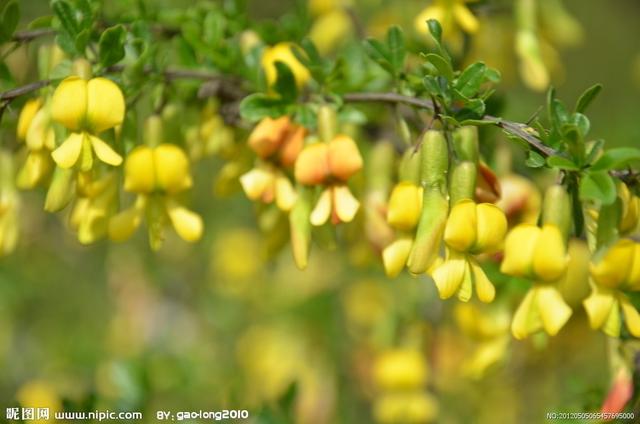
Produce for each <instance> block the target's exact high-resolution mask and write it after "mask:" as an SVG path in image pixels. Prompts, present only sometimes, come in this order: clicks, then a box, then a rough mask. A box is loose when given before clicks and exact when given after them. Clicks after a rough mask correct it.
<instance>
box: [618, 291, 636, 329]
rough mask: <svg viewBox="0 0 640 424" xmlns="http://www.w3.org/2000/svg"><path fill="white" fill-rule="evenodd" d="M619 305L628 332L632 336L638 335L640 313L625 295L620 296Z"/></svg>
mask: <svg viewBox="0 0 640 424" xmlns="http://www.w3.org/2000/svg"><path fill="white" fill-rule="evenodd" d="M620 306H621V307H622V313H623V314H624V321H625V322H626V324H627V328H628V329H629V332H630V333H631V334H632V335H633V337H640V313H638V310H637V309H636V308H635V307H634V306H633V305H632V304H631V302H630V301H629V298H627V297H626V296H621V297H620Z"/></svg>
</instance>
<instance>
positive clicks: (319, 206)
mask: <svg viewBox="0 0 640 424" xmlns="http://www.w3.org/2000/svg"><path fill="white" fill-rule="evenodd" d="M359 208H360V202H359V201H358V199H356V198H355V197H354V196H353V194H352V193H351V190H349V187H348V186H347V185H346V184H332V185H330V186H329V187H327V188H326V189H325V190H324V191H323V192H322V194H320V198H319V199H318V202H317V203H316V206H315V207H314V208H313V211H311V216H310V220H311V223H312V224H313V225H316V226H320V225H323V224H324V223H326V222H327V221H328V220H329V218H330V217H331V222H332V223H333V224H338V223H340V222H351V221H352V220H353V218H354V217H355V215H356V213H357V212H358V209H359Z"/></svg>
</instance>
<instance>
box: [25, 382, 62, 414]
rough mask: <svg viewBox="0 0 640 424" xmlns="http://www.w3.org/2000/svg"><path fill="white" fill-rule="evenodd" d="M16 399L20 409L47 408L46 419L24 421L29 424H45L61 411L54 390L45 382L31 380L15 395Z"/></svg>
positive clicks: (60, 403)
mask: <svg viewBox="0 0 640 424" xmlns="http://www.w3.org/2000/svg"><path fill="white" fill-rule="evenodd" d="M16 399H17V400H18V402H19V403H20V406H21V407H22V408H34V409H40V408H47V409H48V410H49V418H48V419H37V416H36V417H35V419H33V420H26V422H29V423H47V422H51V420H53V418H54V415H55V413H56V412H60V411H62V402H61V401H60V397H59V396H58V394H57V393H56V390H55V388H54V387H53V386H52V385H51V384H50V383H48V382H46V381H39V380H33V381H29V382H27V383H25V384H24V385H22V386H21V387H20V389H19V390H18V393H16ZM34 415H35V414H34Z"/></svg>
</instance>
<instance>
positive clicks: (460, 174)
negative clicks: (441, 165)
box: [449, 161, 478, 206]
mask: <svg viewBox="0 0 640 424" xmlns="http://www.w3.org/2000/svg"><path fill="white" fill-rule="evenodd" d="M477 177H478V169H477V167H476V164H475V163H473V162H469V161H464V162H460V163H458V164H457V165H456V166H455V167H454V168H453V171H452V173H451V184H449V196H450V203H451V206H453V205H455V204H456V203H457V202H458V201H460V200H463V199H472V200H473V198H474V195H475V191H476V180H477Z"/></svg>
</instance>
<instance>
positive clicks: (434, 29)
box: [427, 19, 442, 44]
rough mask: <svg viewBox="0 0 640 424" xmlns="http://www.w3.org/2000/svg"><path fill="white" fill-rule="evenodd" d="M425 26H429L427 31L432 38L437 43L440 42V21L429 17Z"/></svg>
mask: <svg viewBox="0 0 640 424" xmlns="http://www.w3.org/2000/svg"><path fill="white" fill-rule="evenodd" d="M427 27H429V32H430V33H431V36H432V37H433V38H434V40H436V41H437V42H438V44H440V43H442V27H441V26H440V22H438V21H437V20H436V19H429V20H428V21H427Z"/></svg>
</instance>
